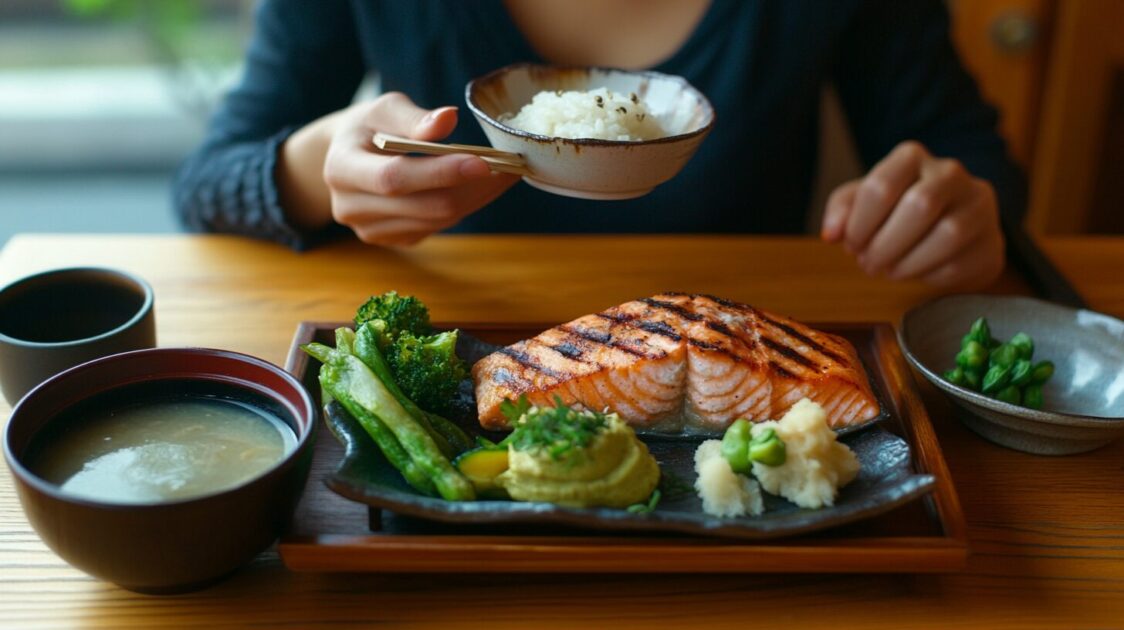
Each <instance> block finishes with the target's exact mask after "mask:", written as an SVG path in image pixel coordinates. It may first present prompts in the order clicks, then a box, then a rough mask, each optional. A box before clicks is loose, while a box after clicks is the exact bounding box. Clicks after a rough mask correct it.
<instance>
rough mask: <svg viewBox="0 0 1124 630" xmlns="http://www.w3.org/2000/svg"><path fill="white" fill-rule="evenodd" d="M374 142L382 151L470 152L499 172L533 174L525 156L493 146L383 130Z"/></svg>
mask: <svg viewBox="0 0 1124 630" xmlns="http://www.w3.org/2000/svg"><path fill="white" fill-rule="evenodd" d="M372 142H374V144H375V146H376V147H377V148H378V149H379V150H380V151H391V152H393V153H423V154H425V155H449V154H452V153H468V154H470V155H475V156H477V157H479V158H480V159H482V160H484V161H485V162H487V164H488V166H489V167H491V169H492V170H493V171H496V172H497V173H511V174H512V175H530V174H531V169H529V168H527V164H526V163H525V162H524V161H523V156H521V155H519V154H518V153H508V152H507V151H500V150H499V149H493V148H492V147H479V146H475V145H471V144H440V143H438V142H426V141H424V140H411V139H409V138H403V137H401V136H394V135H391V134H388V133H382V132H378V133H376V134H375V137H374V138H373V140H372Z"/></svg>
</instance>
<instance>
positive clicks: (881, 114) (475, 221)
mask: <svg viewBox="0 0 1124 630" xmlns="http://www.w3.org/2000/svg"><path fill="white" fill-rule="evenodd" d="M519 61H535V62H542V63H554V64H563V65H598V66H612V67H623V68H652V69H655V70H658V71H661V72H667V73H670V74H677V75H681V76H683V77H685V78H687V79H688V80H689V81H690V82H691V83H692V84H693V85H695V86H696V87H697V88H699V89H700V90H701V91H703V92H704V93H705V94H707V96H708V98H709V99H710V100H711V102H712V104H713V105H714V107H715V110H716V112H717V124H716V127H715V131H714V132H713V133H712V134H711V135H710V137H708V138H707V140H706V141H705V142H704V143H703V145H702V147H701V148H700V150H699V152H698V153H697V154H696V156H695V157H694V158H693V159H692V160H691V161H690V163H689V164H688V165H687V167H686V168H685V169H684V170H683V171H682V172H681V173H680V174H679V175H678V176H676V178H674V179H673V180H671V181H670V182H668V183H665V184H663V185H661V186H659V187H657V188H656V190H655V191H653V192H652V193H651V194H649V195H647V196H645V197H642V198H640V199H636V200H631V201H624V202H595V201H582V200H576V199H570V198H563V197H557V196H553V195H549V194H547V193H543V192H540V191H537V190H535V189H533V188H531V187H529V186H527V185H526V184H522V183H517V181H518V180H517V179H516V178H514V177H511V176H507V175H499V174H492V173H490V172H489V170H488V168H487V166H486V165H485V164H484V163H483V162H482V161H481V160H480V159H479V158H475V157H472V156H466V155H452V156H442V157H404V156H393V155H382V154H379V153H377V152H376V151H375V149H374V147H373V146H372V144H371V140H370V139H371V136H372V135H373V133H374V132H375V131H384V132H388V133H392V134H397V135H403V136H409V137H412V138H416V139H419V140H432V141H437V140H443V141H451V142H459V143H465V144H485V143H486V140H485V138H484V136H483V133H482V132H481V131H480V129H479V128H478V126H477V125H475V124H474V123H473V122H471V121H462V122H464V124H458V113H459V112H458V110H457V108H456V107H455V105H456V104H457V103H460V102H461V100H462V99H463V91H464V84H465V82H466V81H468V80H469V79H471V78H473V77H476V76H479V75H482V74H484V73H486V72H489V71H491V70H493V69H495V68H498V67H501V66H504V65H507V64H510V63H514V62H519ZM369 73H377V74H378V77H379V80H380V82H381V87H382V89H383V91H384V95H383V96H380V97H378V98H375V99H361V100H359V101H357V102H355V103H352V99H353V96H354V94H355V91H356V88H357V87H358V86H359V84H360V82H361V80H362V79H363V77H364V76H365V75H367V74H369ZM829 82H830V83H833V84H834V85H835V86H836V88H837V90H838V92H839V94H840V97H841V101H842V104H843V107H844V110H845V112H846V114H847V117H848V119H849V121H850V124H851V126H852V130H853V131H854V135H855V138H856V141H857V144H858V147H859V150H860V153H861V155H862V157H863V159H864V161H865V162H866V163H867V164H869V165H872V168H871V170H870V171H869V172H868V174H867V175H866V176H865V177H863V178H861V179H859V180H856V181H852V182H849V183H846V184H844V185H842V186H840V187H839V188H838V189H837V190H835V191H834V193H833V194H832V195H831V197H830V199H829V201H828V203H827V207H826V208H825V212H824V219H823V226H822V230H821V233H822V236H823V238H824V239H826V240H828V241H831V242H839V243H842V245H843V246H844V247H845V248H846V249H847V250H848V251H849V252H851V253H852V254H853V255H854V256H855V257H856V258H857V260H858V263H859V265H860V266H861V267H862V268H863V269H864V270H866V271H867V272H868V273H871V274H878V273H883V274H886V275H888V276H890V277H892V278H898V279H907V278H921V279H924V280H925V281H927V282H930V283H932V284H934V285H938V286H945V287H958V288H972V287H979V286H983V285H985V284H987V283H989V282H991V281H992V280H994V279H995V278H996V277H997V276H998V274H999V273H1000V271H1001V270H1002V266H1003V249H1004V242H1003V236H1002V232H1001V230H1000V216H1001V215H1003V217H1004V221H1010V222H1011V224H1012V225H1016V224H1017V221H1018V219H1019V217H1020V216H1021V214H1022V212H1023V208H1024V205H1025V202H1024V196H1025V184H1024V182H1023V179H1022V176H1021V174H1020V173H1019V171H1018V169H1017V168H1016V167H1015V166H1014V165H1013V164H1012V163H1011V162H1010V160H1009V159H1008V158H1007V156H1006V153H1005V148H1004V145H1003V142H1002V141H1001V140H1000V138H999V137H998V135H997V134H996V131H995V124H996V115H995V112H994V110H992V109H991V108H990V107H988V106H987V105H986V104H984V103H983V101H982V100H981V99H980V97H979V95H978V93H977V91H976V88H975V85H974V84H973V82H972V80H971V79H970V77H968V75H967V74H966V73H965V72H964V70H963V69H962V67H961V66H960V64H959V62H958V60H957V58H956V54H955V52H954V50H953V48H952V46H951V44H950V42H949V38H948V16H947V14H946V12H945V9H944V6H943V3H942V2H941V1H940V0H914V1H911V2H896V1H893V0H847V1H843V0H837V1H833V2H815V1H814V0H806V1H795V0H784V1H776V2H770V1H769V0H760V1H749V0H612V1H605V0H568V1H567V2H553V1H551V0H504V1H502V2H501V1H500V0H488V1H479V2H443V1H441V0H418V1H415V2H396V1H394V0H385V1H381V2H379V1H367V2H363V1H360V0H352V1H350V2H349V1H344V0H325V1H322V2H316V3H310V2H305V1H302V0H266V1H265V2H264V4H263V5H262V6H261V8H260V9H259V11H258V14H257V22H256V31H255V34H254V38H253V40H252V42H251V44H250V48H249V52H248V55H247V66H246V74H245V76H244V77H243V79H242V82H241V84H240V85H239V86H238V87H237V88H236V89H235V90H234V91H233V92H232V93H231V94H230V95H229V96H228V97H227V99H226V100H225V102H224V103H223V105H222V107H221V108H220V109H219V111H218V112H217V114H216V115H215V118H214V120H213V121H212V124H211V127H210V132H209V134H208V136H207V139H206V141H205V142H204V144H203V146H202V147H201V148H200V149H199V150H198V151H197V152H195V153H194V154H193V155H192V156H191V157H190V158H189V159H188V160H187V162H186V163H185V164H184V166H183V168H182V169H181V171H180V173H179V174H178V177H177V181H176V189H175V202H176V207H177V209H178V211H179V212H180V213H181V215H182V217H183V219H184V220H185V222H186V223H187V224H188V225H190V226H193V227H196V228H198V229H205V230H217V231H230V232H237V233H243V234H249V235H255V236H259V237H266V238H272V239H275V240H277V241H280V242H283V243H286V244H288V245H290V246H293V247H298V248H299V247H306V246H308V245H309V244H311V243H313V242H315V239H317V238H319V237H322V236H324V235H326V234H331V233H333V232H336V231H339V230H340V229H342V228H346V229H348V230H350V231H352V232H354V233H355V234H356V235H357V236H358V237H359V238H360V239H362V240H363V241H365V242H367V243H371V244H375V245H408V244H412V243H415V242H417V241H419V240H421V239H423V238H425V237H426V236H428V235H429V234H432V233H434V232H438V231H441V230H450V231H476V232H637V231H639V232H721V233H731V232H733V233H786V232H787V233H795V232H799V231H801V229H802V227H803V226H804V224H805V217H804V209H805V208H806V207H807V205H808V199H809V194H810V190H811V188H812V178H813V171H814V165H815V157H816V149H817V147H816V141H817V137H818V133H817V132H818V130H817V125H818V116H819V98H820V94H821V89H822V87H823V86H824V85H825V84H826V83H829ZM361 96H362V95H361ZM340 226H342V228H341V227H340Z"/></svg>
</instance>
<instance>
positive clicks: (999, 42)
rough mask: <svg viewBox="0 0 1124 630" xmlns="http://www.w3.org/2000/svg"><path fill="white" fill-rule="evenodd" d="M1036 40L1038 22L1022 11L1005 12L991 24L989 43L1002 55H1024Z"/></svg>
mask: <svg viewBox="0 0 1124 630" xmlns="http://www.w3.org/2000/svg"><path fill="white" fill-rule="evenodd" d="M1037 39H1038V21H1037V20H1035V19H1034V18H1033V17H1031V16H1029V15H1027V14H1026V13H1023V12H1022V11H1007V12H1005V13H1003V14H1001V15H1000V16H999V17H997V18H995V20H994V21H992V23H991V41H992V42H994V43H995V45H996V46H997V47H998V48H999V50H1000V51H1002V52H1004V53H1007V54H1011V55H1017V54H1021V53H1025V52H1027V51H1028V50H1030V49H1031V48H1032V47H1033V46H1034V43H1035V41H1036V40H1037Z"/></svg>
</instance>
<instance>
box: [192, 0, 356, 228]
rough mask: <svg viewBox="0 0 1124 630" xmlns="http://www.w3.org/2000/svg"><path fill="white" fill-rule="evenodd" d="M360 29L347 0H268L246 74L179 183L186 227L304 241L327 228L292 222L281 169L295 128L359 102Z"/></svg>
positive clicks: (261, 12)
mask: <svg viewBox="0 0 1124 630" xmlns="http://www.w3.org/2000/svg"><path fill="white" fill-rule="evenodd" d="M355 32H356V31H355V25H354V24H353V20H352V17H351V14H350V11H349V8H348V3H347V2H346V1H345V0H320V1H318V2H308V1H307V0H265V1H264V2H263V3H262V4H261V5H260V7H259V8H258V10H257V12H256V15H255V20H254V34H253V37H252V38H251V41H250V45H249V48H248V50H247V53H246V61H245V71H244V74H243V76H242V78H241V80H240V82H239V84H238V85H237V86H236V87H235V88H234V89H233V90H232V91H231V92H230V94H228V95H227V96H226V98H225V99H224V100H223V102H222V103H221V105H220V106H219V108H218V110H217V111H216V112H215V114H214V116H213V117H212V119H211V121H210V123H209V125H208V129H207V134H206V137H205V139H204V141H203V143H202V145H201V146H200V147H199V148H197V149H196V150H195V151H194V152H193V153H192V154H191V155H190V156H188V158H187V159H186V160H185V161H184V163H183V164H182V165H181V166H180V168H179V170H178V171H177V173H176V175H175V179H174V181H173V184H172V197H173V206H174V208H175V210H176V212H177V214H178V215H179V218H180V220H181V221H182V222H183V223H184V225H185V226H186V227H187V228H189V229H192V230H197V231H209V232H230V233H236V234H243V235H247V236H253V237H256V238H263V239H269V240H273V241H277V242H279V243H283V244H285V245H288V246H289V247H293V248H295V249H303V248H305V247H307V246H308V245H309V244H310V243H311V242H312V241H313V240H314V239H315V238H316V237H318V236H320V235H319V234H311V233H306V232H302V231H300V230H299V229H298V228H297V227H295V226H294V225H293V224H292V223H291V222H290V221H289V220H288V218H287V215H286V212H285V208H284V207H283V206H282V204H281V200H280V198H279V195H278V188H277V183H276V179H275V176H274V170H275V167H276V164H277V152H278V149H279V148H280V146H281V144H282V143H283V142H284V141H285V140H286V139H287V138H288V137H289V135H290V134H291V133H292V132H293V131H295V130H296V129H299V128H300V127H302V126H304V125H305V124H308V123H309V122H311V121H313V120H315V119H316V118H319V117H320V116H323V115H325V114H328V113H330V112H333V111H336V110H338V109H341V108H343V107H346V106H347V105H348V104H349V103H350V102H351V99H352V97H353V96H354V94H355V90H356V89H357V87H358V85H359V83H360V81H361V80H362V78H363V73H364V64H363V60H362V57H361V55H360V52H359V47H358V43H357V41H356V34H355Z"/></svg>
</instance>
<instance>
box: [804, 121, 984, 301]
mask: <svg viewBox="0 0 1124 630" xmlns="http://www.w3.org/2000/svg"><path fill="white" fill-rule="evenodd" d="M822 237H823V239H824V240H825V241H827V242H829V243H835V242H842V243H843V246H844V247H845V248H846V249H847V251H848V252H850V253H851V254H853V255H854V256H856V258H857V259H858V263H859V266H860V267H862V269H863V270H864V271H865V272H866V273H868V274H871V275H875V274H883V273H884V274H886V275H887V276H889V277H890V278H893V279H895V280H905V279H910V278H920V279H922V280H924V281H925V282H928V283H930V284H933V285H936V286H939V287H944V288H959V289H976V288H981V287H984V286H986V285H988V284H990V283H991V282H992V281H994V280H995V279H996V278H997V277H998V276H999V274H1000V272H1002V270H1003V261H1004V242H1003V234H1002V232H1001V231H1000V229H999V208H998V204H997V202H996V199H995V191H994V189H992V187H991V184H990V183H988V182H986V181H984V180H982V179H979V178H977V177H973V176H972V175H971V173H969V172H968V171H967V170H965V169H964V166H963V165H961V164H960V162H958V161H956V160H953V159H944V158H936V157H933V156H932V155H930V154H929V152H928V151H927V150H925V147H923V146H922V145H921V144H920V143H917V142H912V141H910V142H903V143H901V144H899V145H898V146H897V147H896V148H895V149H894V150H893V151H891V152H890V154H889V155H887V156H886V157H885V158H884V159H883V160H882V161H881V162H879V163H878V164H877V165H876V166H875V167H874V168H873V169H871V171H870V173H868V174H867V176H866V177H863V178H861V179H857V180H854V181H851V182H848V183H846V184H843V185H842V186H840V187H839V188H837V189H836V190H835V191H834V192H833V193H832V194H831V197H830V198H829V199H828V201H827V207H826V209H825V211H824V219H823V228H822Z"/></svg>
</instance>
